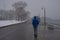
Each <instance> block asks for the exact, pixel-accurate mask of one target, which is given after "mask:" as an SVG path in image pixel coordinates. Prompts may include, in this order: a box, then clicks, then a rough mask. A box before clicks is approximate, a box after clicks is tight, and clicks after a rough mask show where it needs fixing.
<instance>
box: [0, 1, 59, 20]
mask: <svg viewBox="0 0 60 40" xmlns="http://www.w3.org/2000/svg"><path fill="white" fill-rule="evenodd" d="M18 1H21V0H0V9H6V10H10V9H13V7H12V4H14V3H15V2H18ZM22 1H25V2H26V3H27V4H28V6H27V9H28V10H29V11H30V12H31V16H34V15H39V14H40V16H43V11H42V9H41V8H42V7H45V10H46V16H47V17H50V18H52V19H57V20H60V0H22Z"/></svg>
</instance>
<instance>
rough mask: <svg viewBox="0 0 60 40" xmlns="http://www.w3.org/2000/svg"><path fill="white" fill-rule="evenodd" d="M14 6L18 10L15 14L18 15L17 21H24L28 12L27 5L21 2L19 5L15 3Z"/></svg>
mask: <svg viewBox="0 0 60 40" xmlns="http://www.w3.org/2000/svg"><path fill="white" fill-rule="evenodd" d="M12 6H13V7H14V8H15V9H16V11H15V13H16V15H17V16H16V18H17V20H21V21H22V20H23V19H24V18H25V17H26V16H27V12H26V11H25V7H26V6H27V3H25V2H24V1H19V2H17V3H14V4H13V5H12Z"/></svg>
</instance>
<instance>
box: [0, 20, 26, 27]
mask: <svg viewBox="0 0 60 40" xmlns="http://www.w3.org/2000/svg"><path fill="white" fill-rule="evenodd" d="M25 21H26V20H25ZM25 21H16V20H0V27H3V26H7V25H12V24H17V23H22V22H25Z"/></svg>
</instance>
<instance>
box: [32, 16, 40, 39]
mask: <svg viewBox="0 0 60 40" xmlns="http://www.w3.org/2000/svg"><path fill="white" fill-rule="evenodd" d="M39 22H40V21H39V18H38V16H34V17H33V20H32V25H33V28H34V40H37V27H38V24H39Z"/></svg>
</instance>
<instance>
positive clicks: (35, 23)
mask: <svg viewBox="0 0 60 40" xmlns="http://www.w3.org/2000/svg"><path fill="white" fill-rule="evenodd" d="M38 24H39V21H38V18H37V16H34V18H33V20H32V25H33V27H34V28H37V27H38Z"/></svg>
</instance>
